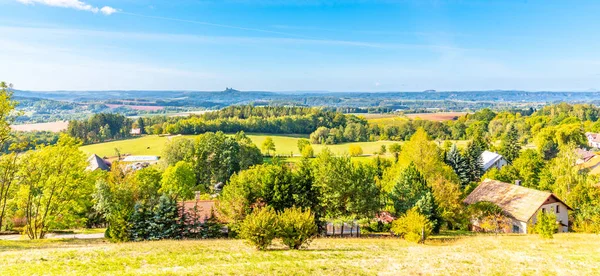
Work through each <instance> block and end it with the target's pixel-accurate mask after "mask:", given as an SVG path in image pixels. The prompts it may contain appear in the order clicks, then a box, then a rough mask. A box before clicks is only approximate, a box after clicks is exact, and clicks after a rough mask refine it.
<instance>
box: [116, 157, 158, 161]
mask: <svg viewBox="0 0 600 276" xmlns="http://www.w3.org/2000/svg"><path fill="white" fill-rule="evenodd" d="M158 159H159V157H158V156H155V155H130V156H127V157H125V158H123V162H157V161H158Z"/></svg>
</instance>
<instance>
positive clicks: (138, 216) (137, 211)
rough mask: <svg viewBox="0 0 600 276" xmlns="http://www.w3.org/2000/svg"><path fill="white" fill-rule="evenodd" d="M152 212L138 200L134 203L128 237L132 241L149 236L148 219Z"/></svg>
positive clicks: (141, 239) (150, 217) (145, 238)
mask: <svg viewBox="0 0 600 276" xmlns="http://www.w3.org/2000/svg"><path fill="white" fill-rule="evenodd" d="M151 219H152V213H151V212H150V210H148V208H147V207H146V206H144V205H143V204H140V203H139V202H138V203H136V204H135V207H134V211H133V214H132V215H131V229H130V236H131V237H130V238H131V240H133V241H143V240H147V239H148V238H149V237H150V231H149V230H150V229H149V228H150V220H151Z"/></svg>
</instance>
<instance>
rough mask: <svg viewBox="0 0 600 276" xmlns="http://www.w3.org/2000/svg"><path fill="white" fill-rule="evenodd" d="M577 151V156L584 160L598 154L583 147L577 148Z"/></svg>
mask: <svg viewBox="0 0 600 276" xmlns="http://www.w3.org/2000/svg"><path fill="white" fill-rule="evenodd" d="M575 153H576V154H577V157H579V159H581V160H583V161H584V162H587V161H588V160H590V159H592V157H594V156H596V154H595V153H593V152H591V151H589V150H585V149H581V148H578V149H576V150H575Z"/></svg>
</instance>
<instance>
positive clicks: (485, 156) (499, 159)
mask: <svg viewBox="0 0 600 276" xmlns="http://www.w3.org/2000/svg"><path fill="white" fill-rule="evenodd" d="M481 160H482V162H483V170H484V171H488V170H489V169H491V168H496V169H500V168H502V167H504V165H506V164H508V161H506V159H504V157H503V156H502V155H500V154H497V153H495V152H491V151H487V150H486V151H484V152H482V153H481Z"/></svg>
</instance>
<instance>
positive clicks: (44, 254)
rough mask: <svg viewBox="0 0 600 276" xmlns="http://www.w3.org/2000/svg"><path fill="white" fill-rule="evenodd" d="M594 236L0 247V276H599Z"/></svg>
mask: <svg viewBox="0 0 600 276" xmlns="http://www.w3.org/2000/svg"><path fill="white" fill-rule="evenodd" d="M598 264H600V236H598V235H590V234H572V233H569V234H558V235H555V238H554V239H553V240H542V239H541V238H539V237H538V236H534V235H501V236H438V237H434V238H433V240H428V241H427V242H426V244H424V245H417V244H412V243H407V242H405V241H403V240H399V239H395V238H362V239H350V238H346V239H339V238H329V239H317V240H315V241H313V242H312V243H311V244H310V247H309V248H308V249H303V250H299V251H291V250H284V248H283V247H282V246H281V245H280V244H279V243H276V244H275V245H274V246H273V247H272V248H271V250H269V251H256V250H255V249H254V248H252V247H251V246H248V245H246V244H245V243H244V242H243V241H241V240H188V241H153V242H135V243H134V242H129V243H117V244H113V243H108V242H106V241H104V240H103V239H98V240H43V241H0V272H1V273H0V274H2V275H212V274H219V275H233V274H235V275H240V274H245V275H273V274H277V275H290V274H295V275H356V274H359V275H376V274H384V275H421V274H435V275H440V274H442V275H515V274H518V275H598V274H599V273H600V266H599V265H598Z"/></svg>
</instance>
